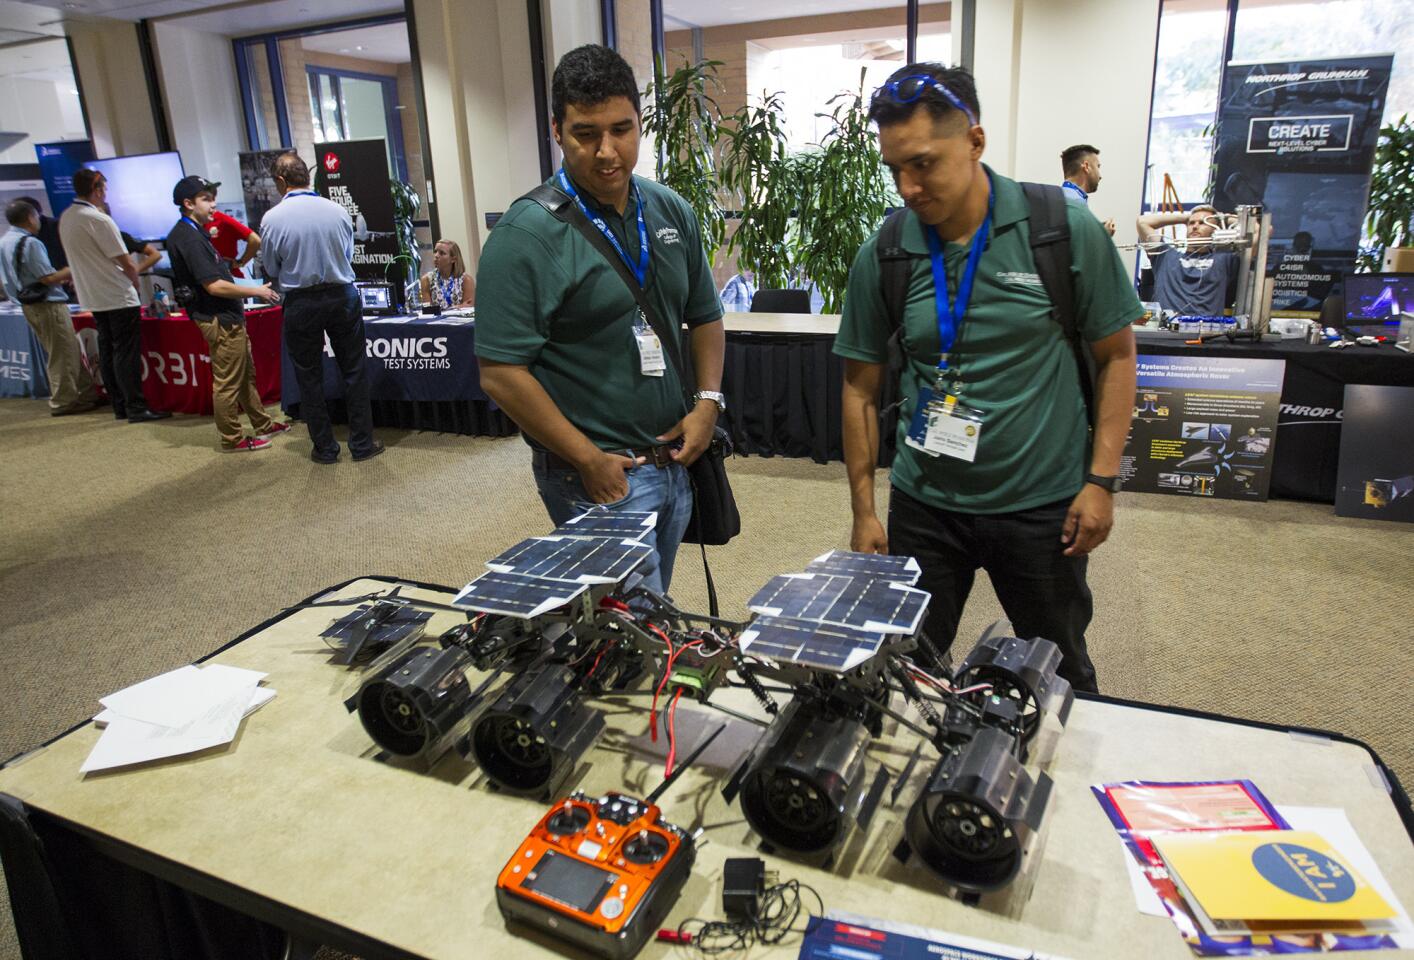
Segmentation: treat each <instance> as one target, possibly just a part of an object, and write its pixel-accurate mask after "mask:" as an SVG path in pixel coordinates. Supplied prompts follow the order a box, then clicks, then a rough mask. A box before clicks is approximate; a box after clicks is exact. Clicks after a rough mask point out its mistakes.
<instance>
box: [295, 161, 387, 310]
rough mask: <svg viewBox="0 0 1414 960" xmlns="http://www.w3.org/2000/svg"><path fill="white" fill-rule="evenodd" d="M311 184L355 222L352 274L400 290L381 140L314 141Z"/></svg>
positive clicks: (385, 163) (360, 278) (385, 162)
mask: <svg viewBox="0 0 1414 960" xmlns="http://www.w3.org/2000/svg"><path fill="white" fill-rule="evenodd" d="M314 156H315V161H316V168H315V174H314V189H315V190H316V191H317V192H318V193H319V195H320V196H322V197H327V198H328V199H330V200H333V201H334V202H335V203H337V204H339V205H340V206H341V207H343V208H344V209H345V210H347V211H348V212H349V216H350V217H351V218H352V219H353V224H354V256H353V269H354V276H355V277H357V278H358V279H359V280H387V281H389V282H391V283H392V284H393V289H394V291H396V292H398V293H401V292H402V288H403V284H404V283H405V282H406V281H405V280H404V279H403V265H402V263H401V262H399V261H398V257H399V255H400V253H401V252H402V247H401V245H400V244H399V243H398V231H397V224H396V222H395V220H394V214H393V189H392V184H391V181H390V179H389V177H388V148H387V146H386V145H385V143H384V141H383V140H382V139H381V138H379V139H376V140H341V141H338V142H336V143H316V144H315V145H314Z"/></svg>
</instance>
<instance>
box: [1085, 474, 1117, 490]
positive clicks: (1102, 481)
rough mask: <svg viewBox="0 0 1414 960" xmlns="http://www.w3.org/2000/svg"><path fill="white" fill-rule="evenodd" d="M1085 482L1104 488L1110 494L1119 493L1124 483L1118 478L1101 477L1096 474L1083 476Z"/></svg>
mask: <svg viewBox="0 0 1414 960" xmlns="http://www.w3.org/2000/svg"><path fill="white" fill-rule="evenodd" d="M1085 482H1086V483H1093V484H1094V485H1095V486H1097V487H1104V488H1105V489H1106V490H1108V491H1109V492H1110V493H1119V491H1120V490H1121V489H1123V487H1124V481H1123V480H1121V479H1120V478H1119V477H1102V476H1100V475H1099V474H1098V473H1087V474H1085Z"/></svg>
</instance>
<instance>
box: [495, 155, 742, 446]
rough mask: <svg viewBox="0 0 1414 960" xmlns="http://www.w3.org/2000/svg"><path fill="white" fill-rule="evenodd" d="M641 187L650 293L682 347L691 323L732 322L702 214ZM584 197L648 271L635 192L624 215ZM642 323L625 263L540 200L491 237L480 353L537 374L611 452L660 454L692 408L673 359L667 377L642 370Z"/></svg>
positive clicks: (667, 193)
mask: <svg viewBox="0 0 1414 960" xmlns="http://www.w3.org/2000/svg"><path fill="white" fill-rule="evenodd" d="M633 179H634V183H636V184H637V185H638V189H639V193H640V194H641V196H642V197H643V213H644V219H645V221H646V223H647V225H648V240H649V249H650V251H651V256H650V262H649V268H648V282H647V286H646V288H645V289H646V292H647V294H648V298H649V300H650V301H651V302H652V303H653V304H654V306H656V307H657V308H658V313H659V315H660V316H661V317H662V318H663V320H664V322H666V323H667V324H669V325H670V326H672V328H673V330H674V332H676V333H678V336H679V341H680V342H681V341H683V340H684V339H685V338H684V337H682V335H681V332H680V331H681V327H682V325H683V324H687V325H688V326H689V327H693V326H697V325H700V324H704V323H711V322H712V321H714V320H718V319H720V318H721V316H722V304H721V301H720V300H719V299H718V298H717V290H716V286H715V284H714V283H713V279H712V270H711V267H710V266H709V265H708V263H707V258H706V256H705V255H704V254H703V252H702V243H701V240H700V237H699V230H698V225H697V217H696V216H695V215H694V214H693V212H692V208H691V207H690V206H688V204H687V201H685V200H683V199H682V198H681V197H679V196H678V195H677V194H676V193H674V192H673V191H672V190H670V189H668V188H667V187H664V186H661V185H659V184H657V183H654V182H653V181H651V180H643V179H640V178H639V177H634V178H633ZM546 182H547V183H551V184H556V183H557V178H551V179H550V180H548V181H546ZM579 194H580V196H581V197H583V198H584V199H585V203H586V204H587V205H588V206H589V208H590V209H591V210H593V211H595V212H597V213H598V214H600V215H601V216H602V217H603V219H604V222H605V223H606V224H607V225H608V227H609V229H610V230H611V231H612V232H613V234H614V236H615V237H617V238H618V240H619V243H620V244H622V245H623V248H624V249H625V250H626V251H628V254H629V257H630V258H631V259H632V260H633V261H634V262H635V263H636V262H637V261H638V249H639V245H638V217H637V208H636V206H635V204H634V202H633V199H632V196H630V198H629V202H628V204H627V205H626V206H625V208H624V212H623V213H622V214H620V213H618V212H617V211H615V210H613V209H612V208H603V207H599V206H597V205H596V204H595V203H594V201H593V199H592V198H590V197H589V195H588V194H587V193H585V192H584V191H583V190H581V191H579ZM637 315H638V306H637V304H636V303H635V302H634V298H633V294H632V293H631V292H630V291H629V289H628V287H627V285H626V284H625V283H624V282H623V280H622V279H621V278H620V277H619V274H618V272H617V270H616V269H615V268H614V266H613V265H612V264H610V263H609V262H608V261H607V260H605V258H604V256H603V254H601V253H600V252H599V251H598V250H596V249H594V247H592V246H590V244H589V241H587V240H586V239H584V237H583V236H581V235H580V233H579V232H578V231H577V230H575V229H574V228H573V227H571V226H570V225H569V224H566V223H563V222H561V221H559V220H557V219H555V217H553V216H552V215H551V214H550V213H549V212H548V211H546V210H545V208H544V207H542V206H540V204H538V203H536V202H535V201H533V200H521V201H518V202H516V203H514V204H512V205H511V208H510V210H508V211H507V212H506V215H505V216H504V217H502V218H501V220H500V221H499V222H498V223H497V224H496V228H495V229H494V230H492V231H491V236H490V238H489V239H488V240H487V241H486V247H485V249H484V250H483V251H482V253H481V262H480V264H479V266H478V268H477V272H476V355H477V356H478V357H484V358H485V359H487V360H494V361H497V362H499V363H513V364H520V365H524V366H526V367H528V368H529V369H530V372H531V374H533V375H534V377H535V379H536V380H538V381H540V384H541V386H543V387H544V388H545V392H546V393H548V394H549V395H550V399H552V400H554V401H555V405H556V406H557V407H559V409H560V412H561V413H563V414H564V415H565V416H566V417H567V418H568V419H569V421H570V422H571V423H573V424H574V425H575V426H576V427H578V428H579V429H580V430H581V431H582V432H583V433H584V434H585V436H587V437H588V438H589V439H590V440H591V441H592V442H593V443H594V444H595V445H596V446H598V447H599V448H600V449H602V450H621V449H624V448H626V447H647V446H652V445H653V444H655V443H656V442H657V441H656V439H655V438H656V437H658V436H659V435H660V434H662V433H664V432H665V431H667V430H668V429H670V428H671V427H672V426H673V425H674V424H675V423H677V422H678V421H679V420H680V419H682V417H683V415H684V414H685V413H686V412H687V404H686V401H685V400H684V398H683V388H682V386H681V385H680V383H679V381H678V377H677V374H676V372H675V371H674V369H673V366H672V362H671V360H669V361H668V370H667V372H666V373H665V374H664V375H663V376H661V377H652V376H645V375H644V374H643V373H641V372H640V370H639V358H638V343H637V341H636V340H635V339H634V321H635V319H636V317H637ZM681 355H683V356H685V352H683V353H682V354H681ZM665 359H666V358H665ZM688 389H689V390H695V389H696V384H689V385H688Z"/></svg>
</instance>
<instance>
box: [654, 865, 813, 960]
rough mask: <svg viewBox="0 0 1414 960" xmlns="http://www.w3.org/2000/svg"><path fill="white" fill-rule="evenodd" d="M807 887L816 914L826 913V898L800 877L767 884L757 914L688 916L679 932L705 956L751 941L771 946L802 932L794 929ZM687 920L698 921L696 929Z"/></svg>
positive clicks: (728, 951) (736, 948) (749, 943)
mask: <svg viewBox="0 0 1414 960" xmlns="http://www.w3.org/2000/svg"><path fill="white" fill-rule="evenodd" d="M802 890H808V891H809V892H810V895H811V896H813V897H814V898H815V902H816V904H818V905H819V907H820V913H819V914H818V915H819V916H822V917H823V916H824V915H825V901H824V900H822V899H821V898H820V894H819V892H818V891H817V890H816V889H815V888H814V887H812V886H810V885H809V884H804V883H801V882H800V881H799V880H787V881H785V882H784V883H778V884H776V885H775V886H771V887H767V888H766V890H765V891H764V892H763V893H762V894H761V899H760V900H759V901H757V904H756V911H755V913H756V915H755V916H754V917H751V918H749V919H745V920H703V919H701V918H699V917H689V918H688V919H686V920H684V921H683V922H682V923H680V924H678V936H679V937H681V936H684V935H690V936H691V937H692V942H691V944H690V946H693V947H696V948H697V949H698V950H699V951H700V952H701V953H702V954H703V955H704V956H709V957H711V956H717V955H719V954H723V953H733V952H736V951H739V950H746V949H748V948H749V947H751V946H752V945H753V944H757V943H760V944H763V945H765V946H770V945H772V944H777V943H780V942H781V941H782V940H784V939H785V938H786V937H788V936H790V935H791V934H792V933H804V932H805V928H803V927H802V928H799V929H797V928H796V926H795V923H796V920H798V919H799V918H800V913H801V910H802V909H803V907H804V904H803V903H802V901H801V896H800V891H802ZM689 924H701V926H700V927H699V928H698V929H697V930H696V931H693V930H689V929H688V925H689Z"/></svg>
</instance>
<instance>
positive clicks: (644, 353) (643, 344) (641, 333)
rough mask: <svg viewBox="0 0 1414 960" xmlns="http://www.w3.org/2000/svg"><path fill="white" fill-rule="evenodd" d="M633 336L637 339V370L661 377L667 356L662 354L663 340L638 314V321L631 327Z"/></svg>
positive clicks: (664, 370)
mask: <svg viewBox="0 0 1414 960" xmlns="http://www.w3.org/2000/svg"><path fill="white" fill-rule="evenodd" d="M633 338H634V339H635V340H637V341H638V370H639V372H640V373H642V374H643V375H644V376H645V377H661V376H663V375H664V374H665V373H666V372H667V370H668V361H667V357H666V356H665V355H664V354H663V341H661V340H659V339H658V335H657V334H656V333H654V332H653V328H652V327H650V326H648V324H647V323H646V322H645V321H644V319H643V314H642V313H640V314H639V315H638V323H636V324H635V325H634V328H633Z"/></svg>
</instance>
